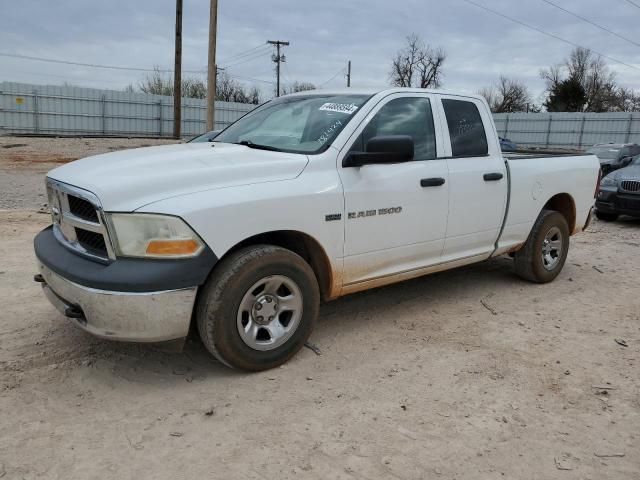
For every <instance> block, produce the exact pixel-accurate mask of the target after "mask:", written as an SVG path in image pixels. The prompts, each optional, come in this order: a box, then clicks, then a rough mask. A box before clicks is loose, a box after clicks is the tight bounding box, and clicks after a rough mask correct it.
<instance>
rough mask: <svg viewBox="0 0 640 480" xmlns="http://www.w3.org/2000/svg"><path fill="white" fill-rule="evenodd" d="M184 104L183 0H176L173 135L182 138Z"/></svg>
mask: <svg viewBox="0 0 640 480" xmlns="http://www.w3.org/2000/svg"><path fill="white" fill-rule="evenodd" d="M181 105H182V0H176V54H175V62H174V67H173V136H174V137H175V138H180V123H181V121H182V115H181V113H182V112H181V109H180V108H181Z"/></svg>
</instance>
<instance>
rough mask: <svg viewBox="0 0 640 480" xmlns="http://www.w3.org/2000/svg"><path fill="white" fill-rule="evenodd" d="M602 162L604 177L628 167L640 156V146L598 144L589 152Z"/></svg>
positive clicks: (630, 144)
mask: <svg viewBox="0 0 640 480" xmlns="http://www.w3.org/2000/svg"><path fill="white" fill-rule="evenodd" d="M587 153H592V154H594V155H595V156H596V157H598V159H599V160H600V167H601V168H602V175H606V174H607V173H609V172H612V171H613V170H617V169H618V168H622V167H626V166H627V165H629V163H630V162H631V159H632V158H633V157H635V156H636V155H640V145H638V144H637V143H596V144H595V145H594V146H593V147H591V148H590V149H589V150H587Z"/></svg>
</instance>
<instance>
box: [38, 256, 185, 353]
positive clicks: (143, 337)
mask: <svg viewBox="0 0 640 480" xmlns="http://www.w3.org/2000/svg"><path fill="white" fill-rule="evenodd" d="M38 269H39V270H40V276H39V277H36V278H37V279H38V281H40V282H41V283H42V289H43V290H44V293H45V295H46V297H47V298H48V299H49V301H50V302H51V303H52V304H53V306H54V307H56V308H57V309H58V311H60V313H62V314H63V315H65V316H66V317H69V318H72V319H73V320H74V321H75V324H76V325H78V326H79V327H80V328H82V329H83V330H86V331H87V332H89V333H91V334H93V335H95V336H96V337H100V338H107V339H111V340H121V341H129V342H164V341H168V340H176V339H179V338H184V337H186V336H187V334H188V333H189V324H190V323H191V313H192V311H193V304H194V302H195V298H196V291H197V288H196V287H193V288H185V289H180V290H164V291H159V292H114V291H109V290H98V289H94V288H89V287H85V286H82V285H78V284H77V283H73V282H70V281H69V280H67V279H65V278H64V277H62V276H60V275H58V274H57V273H55V272H53V271H52V270H50V269H49V268H47V267H46V266H45V265H44V264H43V263H42V262H38Z"/></svg>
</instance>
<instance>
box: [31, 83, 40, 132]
mask: <svg viewBox="0 0 640 480" xmlns="http://www.w3.org/2000/svg"><path fill="white" fill-rule="evenodd" d="M39 132H40V125H39V122H38V90H34V91H33V133H39Z"/></svg>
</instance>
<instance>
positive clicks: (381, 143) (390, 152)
mask: <svg viewBox="0 0 640 480" xmlns="http://www.w3.org/2000/svg"><path fill="white" fill-rule="evenodd" d="M365 150H366V151H365V152H351V153H349V154H348V155H347V156H346V157H344V160H343V161H342V166H343V167H361V166H363V165H370V164H377V163H402V162H410V161H411V160H413V138H411V137H410V136H409V135H386V136H379V137H373V138H372V139H371V140H369V141H368V142H367V145H366V148H365Z"/></svg>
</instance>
